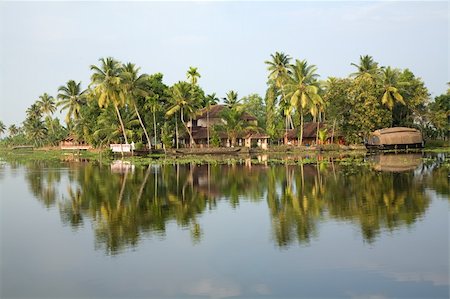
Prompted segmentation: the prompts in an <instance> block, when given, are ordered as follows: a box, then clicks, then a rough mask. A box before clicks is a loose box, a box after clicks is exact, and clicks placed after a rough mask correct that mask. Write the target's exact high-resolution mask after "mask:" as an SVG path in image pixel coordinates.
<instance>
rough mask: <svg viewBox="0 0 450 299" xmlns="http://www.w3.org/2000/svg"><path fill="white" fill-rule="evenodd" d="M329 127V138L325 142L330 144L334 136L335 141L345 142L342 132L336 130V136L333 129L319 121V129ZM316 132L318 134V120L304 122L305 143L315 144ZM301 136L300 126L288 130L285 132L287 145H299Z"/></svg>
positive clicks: (307, 144)
mask: <svg viewBox="0 0 450 299" xmlns="http://www.w3.org/2000/svg"><path fill="white" fill-rule="evenodd" d="M324 129H327V138H326V141H325V144H330V143H331V139H332V137H333V143H339V144H343V142H344V138H343V136H342V134H339V132H338V131H335V132H334V136H332V134H333V132H332V129H331V128H329V127H327V126H326V125H325V123H319V130H324ZM316 134H317V123H316V122H305V123H304V124H303V142H302V144H303V145H306V146H309V145H315V144H316ZM299 138H300V128H299V127H297V128H295V129H290V130H287V132H286V133H285V134H284V144H287V145H298V142H299Z"/></svg>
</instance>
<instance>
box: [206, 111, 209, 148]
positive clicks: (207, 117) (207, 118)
mask: <svg viewBox="0 0 450 299" xmlns="http://www.w3.org/2000/svg"><path fill="white" fill-rule="evenodd" d="M206 139H207V144H208V147H209V107H208V108H207V110H206Z"/></svg>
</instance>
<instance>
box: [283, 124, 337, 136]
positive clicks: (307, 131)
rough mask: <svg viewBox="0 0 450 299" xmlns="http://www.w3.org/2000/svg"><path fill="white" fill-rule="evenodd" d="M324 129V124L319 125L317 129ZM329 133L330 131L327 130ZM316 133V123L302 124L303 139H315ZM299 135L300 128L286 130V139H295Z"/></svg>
mask: <svg viewBox="0 0 450 299" xmlns="http://www.w3.org/2000/svg"><path fill="white" fill-rule="evenodd" d="M324 127H325V124H324V123H319V129H323V128H324ZM328 131H329V132H328V133H330V130H328ZM316 132H317V123H316V122H306V123H304V124H303V138H316ZM299 134H300V128H299V127H297V128H295V129H291V130H288V132H287V137H288V138H289V139H296V138H298V136H299Z"/></svg>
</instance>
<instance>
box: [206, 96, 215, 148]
mask: <svg viewBox="0 0 450 299" xmlns="http://www.w3.org/2000/svg"><path fill="white" fill-rule="evenodd" d="M218 101H219V99H218V98H217V97H216V93H215V92H214V93H212V94H209V95H207V96H206V97H205V100H204V103H203V105H204V107H206V138H207V144H208V147H209V110H210V109H211V106H212V105H216V104H217V102H218Z"/></svg>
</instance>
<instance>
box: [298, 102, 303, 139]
mask: <svg viewBox="0 0 450 299" xmlns="http://www.w3.org/2000/svg"><path fill="white" fill-rule="evenodd" d="M302 144H303V109H300V142H299V143H298V146H301V145H302Z"/></svg>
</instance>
